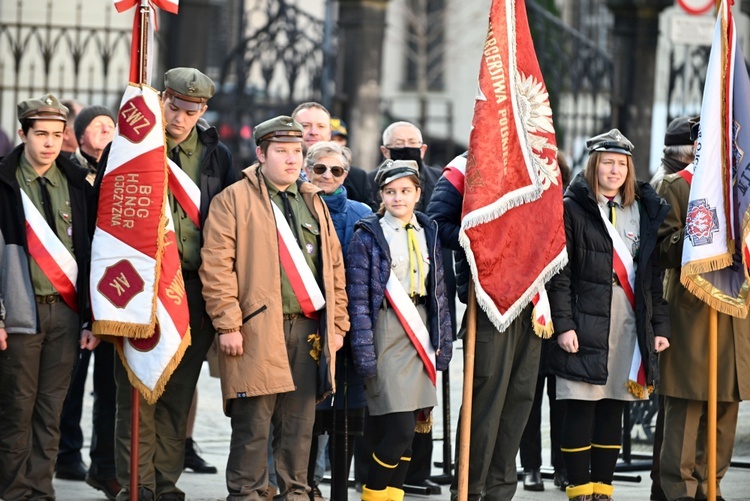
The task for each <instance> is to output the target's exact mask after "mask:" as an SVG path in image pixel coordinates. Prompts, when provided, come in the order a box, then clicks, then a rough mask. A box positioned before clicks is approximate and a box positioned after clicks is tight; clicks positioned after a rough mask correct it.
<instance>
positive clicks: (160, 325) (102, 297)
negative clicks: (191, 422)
mask: <svg viewBox="0 0 750 501" xmlns="http://www.w3.org/2000/svg"><path fill="white" fill-rule="evenodd" d="M166 194H167V162H166V143H165V138H164V119H163V112H162V108H161V100H160V98H159V95H158V93H157V92H156V90H154V89H152V88H151V87H148V86H145V85H135V84H130V86H129V87H128V89H127V90H126V91H125V95H124V96H123V98H122V102H121V105H120V111H119V113H118V115H117V133H116V134H115V138H114V139H113V141H112V145H111V147H110V152H109V157H108V159H107V165H106V170H105V172H104V175H103V177H102V180H101V184H100V185H99V205H98V212H97V223H96V230H95V232H94V240H93V243H92V250H91V279H90V283H91V306H92V311H93V316H94V322H93V332H94V334H96V335H98V336H109V337H114V338H119V339H115V344H116V346H117V347H118V351H119V352H120V356H121V358H122V360H123V363H124V365H125V366H126V368H127V369H128V373H129V376H130V380H131V383H132V384H133V386H135V387H137V388H139V390H140V391H141V393H142V394H143V396H144V398H146V400H147V401H148V402H150V403H153V402H155V401H156V400H157V399H158V398H159V395H160V394H161V392H162V391H163V389H164V386H165V385H166V382H167V380H169V377H170V376H171V373H172V371H173V370H174V368H175V367H176V366H177V364H178V363H179V361H180V359H181V358H182V354H183V353H184V351H185V349H186V348H187V346H188V345H189V344H190V334H189V320H190V315H189V311H188V306H187V298H186V296H185V286H184V282H183V279H182V272H181V269H180V256H179V253H178V250H177V245H176V241H175V235H174V225H173V223H172V221H171V210H169V205H168V198H167V196H166ZM123 338H124V339H123Z"/></svg>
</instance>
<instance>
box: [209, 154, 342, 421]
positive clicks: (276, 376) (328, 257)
mask: <svg viewBox="0 0 750 501" xmlns="http://www.w3.org/2000/svg"><path fill="white" fill-rule="evenodd" d="M299 192H300V193H301V194H302V197H303V199H304V201H305V203H306V204H307V206H308V207H309V208H310V211H311V212H312V214H313V216H314V217H315V218H316V219H317V220H318V222H319V223H320V246H321V249H320V251H321V257H322V264H321V268H320V272H321V275H322V282H323V284H322V288H323V293H324V295H325V300H326V306H325V315H324V318H325V328H326V329H327V333H328V335H327V338H326V339H327V341H328V343H327V345H326V346H324V347H323V353H324V354H325V357H326V359H327V362H328V371H329V377H330V381H335V378H334V371H335V367H336V352H335V351H334V349H333V343H334V337H333V336H336V335H340V336H343V335H345V334H346V332H347V331H348V330H349V315H348V314H347V298H346V284H345V273H344V262H343V257H342V253H341V245H340V244H339V240H338V237H337V236H336V230H335V229H334V227H333V222H332V221H331V218H330V215H329V213H328V209H327V208H326V205H325V203H324V202H323V200H322V198H321V196H320V193H322V192H321V191H320V190H319V189H318V188H317V187H315V186H313V185H312V184H310V183H302V184H301V185H300V186H299ZM271 203H272V202H271V199H270V197H269V194H268V189H267V187H266V185H265V182H264V181H263V179H262V178H261V177H260V173H259V172H258V166H257V165H255V166H251V167H248V168H247V169H245V170H244V171H243V172H242V176H241V179H240V181H238V182H236V183H234V184H233V185H231V186H229V187H228V188H226V189H225V190H224V191H222V192H221V193H220V194H218V195H216V197H214V199H213V200H212V201H211V208H210V210H209V214H208V219H207V220H206V225H205V227H204V230H203V237H204V244H203V247H202V250H201V258H202V261H203V264H202V265H201V269H200V277H201V280H202V282H203V297H204V298H205V300H206V311H207V312H208V314H209V316H210V317H211V320H212V322H213V326H214V328H215V329H216V330H217V331H218V332H219V333H221V332H232V331H235V330H239V331H240V332H241V333H242V337H243V351H244V353H243V355H241V356H228V355H225V354H223V353H219V371H220V375H221V388H222V394H223V398H224V409H225V412H226V411H227V403H228V402H229V401H230V400H231V399H234V398H243V397H253V396H259V395H271V394H276V393H285V392H289V391H294V389H295V387H294V383H293V381H292V371H291V368H290V367H289V358H288V356H287V352H286V345H285V342H284V328H283V325H284V317H283V309H282V304H281V270H280V266H279V247H278V240H277V233H276V222H275V219H274V214H273V209H272V207H271Z"/></svg>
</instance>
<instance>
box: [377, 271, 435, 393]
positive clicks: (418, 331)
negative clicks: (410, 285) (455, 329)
mask: <svg viewBox="0 0 750 501" xmlns="http://www.w3.org/2000/svg"><path fill="white" fill-rule="evenodd" d="M385 297H386V298H388V303H389V304H390V305H391V308H393V311H394V312H395V313H396V316H397V317H398V320H399V322H401V326H402V327H403V328H404V331H406V335H407V336H408V337H409V340H410V341H411V342H412V344H413V345H414V348H415V349H416V350H417V353H418V354H419V358H421V359H422V363H424V368H425V370H426V371H427V375H428V376H429V377H430V381H432V384H433V385H436V384H437V383H436V381H437V373H436V370H435V348H434V347H433V346H432V342H431V341H430V333H429V331H428V330H427V327H425V325H424V322H422V318H421V317H420V316H419V311H418V310H417V307H416V306H414V303H413V302H412V300H411V298H409V295H408V294H407V293H406V289H404V286H403V284H402V283H401V281H400V280H399V279H398V278H396V274H395V273H393V271H391V275H390V277H388V283H387V284H386V286H385Z"/></svg>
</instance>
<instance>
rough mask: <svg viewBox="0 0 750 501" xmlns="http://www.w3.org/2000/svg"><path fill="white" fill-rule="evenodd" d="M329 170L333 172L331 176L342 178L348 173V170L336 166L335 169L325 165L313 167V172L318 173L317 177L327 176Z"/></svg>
mask: <svg viewBox="0 0 750 501" xmlns="http://www.w3.org/2000/svg"><path fill="white" fill-rule="evenodd" d="M328 169H330V170H331V174H333V176H334V177H341V176H343V175H344V173H345V172H346V169H344V168H343V167H341V166H340V165H334V166H333V167H328V166H327V165H323V164H315V165H313V168H312V171H313V172H314V173H316V174H317V175H319V176H321V175H323V174H325V173H326V171H327V170H328Z"/></svg>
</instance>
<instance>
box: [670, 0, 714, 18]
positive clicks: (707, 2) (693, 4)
mask: <svg viewBox="0 0 750 501" xmlns="http://www.w3.org/2000/svg"><path fill="white" fill-rule="evenodd" d="M715 4H716V0H677V5H679V6H680V7H682V10H684V11H685V12H687V13H688V14H690V15H693V16H701V15H703V14H705V13H706V12H708V11H709V10H711V9H713V8H714V5H715Z"/></svg>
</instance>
